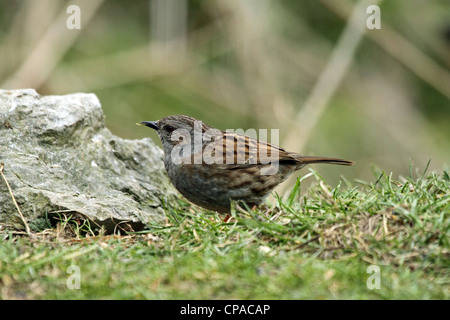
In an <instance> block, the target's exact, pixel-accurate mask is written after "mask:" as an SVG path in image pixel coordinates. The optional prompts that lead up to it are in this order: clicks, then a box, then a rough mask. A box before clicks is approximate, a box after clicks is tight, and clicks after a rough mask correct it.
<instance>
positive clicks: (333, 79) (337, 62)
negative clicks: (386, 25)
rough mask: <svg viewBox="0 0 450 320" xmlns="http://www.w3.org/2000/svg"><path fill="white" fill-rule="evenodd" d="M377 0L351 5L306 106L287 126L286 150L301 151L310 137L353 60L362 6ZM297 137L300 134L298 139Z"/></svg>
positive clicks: (361, 29)
mask: <svg viewBox="0 0 450 320" xmlns="http://www.w3.org/2000/svg"><path fill="white" fill-rule="evenodd" d="M378 2H379V0H377V1H374V0H371V1H368V0H360V1H359V2H358V4H356V5H355V6H354V7H353V11H352V13H351V15H350V16H349V18H348V20H347V24H346V26H345V29H344V30H343V32H342V34H341V36H340V37H339V40H338V42H337V44H336V47H335V48H334V50H333V52H332V53H331V57H330V59H329V60H328V63H327V65H326V66H325V69H324V70H323V71H322V73H321V74H320V77H319V79H318V81H317V83H316V85H315V86H314V88H313V90H312V92H311V94H310V95H309V97H308V99H307V100H306V102H305V105H304V106H303V108H302V109H301V110H300V112H299V113H298V114H297V116H296V117H295V119H294V121H292V123H291V125H290V126H289V127H290V128H291V129H290V131H289V134H288V135H287V138H286V141H285V142H284V143H283V145H284V146H286V148H287V149H289V150H295V151H296V152H301V151H302V150H303V148H304V146H305V145H306V143H307V142H308V140H309V136H310V134H311V133H312V131H313V129H314V127H315V126H316V124H317V122H318V121H319V118H320V116H321V115H322V114H323V112H324V111H325V109H326V107H327V105H328V102H329V100H330V99H331V97H332V96H333V94H334V93H335V91H336V89H337V88H338V86H339V84H340V83H341V81H342V79H343V77H344V75H345V74H346V72H347V70H348V67H349V66H350V63H351V61H352V59H353V55H354V53H355V51H356V49H357V47H358V45H359V43H360V42H361V39H362V37H363V35H364V31H365V30H366V23H365V18H366V15H365V12H366V10H365V8H367V6H368V4H369V3H370V4H376V3H378ZM299 137H301V138H300V139H299Z"/></svg>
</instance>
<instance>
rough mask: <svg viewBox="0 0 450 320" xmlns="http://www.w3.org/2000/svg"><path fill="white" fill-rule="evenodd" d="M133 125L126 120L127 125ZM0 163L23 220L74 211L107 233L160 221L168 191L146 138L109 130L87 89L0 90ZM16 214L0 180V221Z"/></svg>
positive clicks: (10, 221) (11, 220)
mask: <svg viewBox="0 0 450 320" xmlns="http://www.w3.org/2000/svg"><path fill="white" fill-rule="evenodd" d="M130 125H134V124H130ZM0 162H2V163H4V170H3V173H4V175H5V177H6V179H7V180H8V182H9V184H10V185H11V188H12V191H13V195H14V197H15V199H16V200H17V202H18V204H19V206H20V209H21V211H22V212H23V215H24V216H25V218H26V220H27V221H33V220H35V219H38V218H39V217H42V216H44V215H45V214H46V213H47V215H48V214H58V213H61V212H64V213H66V214H67V213H73V214H77V215H81V216H83V217H86V218H88V219H89V220H91V221H94V222H95V223H97V224H100V225H102V226H104V227H105V228H106V229H107V230H109V231H113V230H114V228H115V227H116V226H117V224H122V225H123V224H124V223H127V224H129V226H131V227H132V228H133V229H134V230H136V229H141V228H143V227H144V226H145V225H146V224H147V223H149V222H152V221H156V222H162V221H163V220H164V210H163V209H162V206H163V202H165V201H166V200H167V197H169V198H170V197H171V196H172V195H174V189H173V188H172V186H171V185H170V183H169V181H168V179H167V176H166V174H165V171H164V167H163V162H162V151H161V149H159V148H158V147H157V146H156V145H155V144H154V143H153V142H152V141H151V140H150V139H149V138H145V139H141V140H126V139H121V138H119V137H117V136H114V135H113V134H112V133H111V132H110V131H109V130H108V129H107V128H106V127H105V123H104V115H103V112H102V109H101V105H100V102H99V100H98V99H97V97H96V96H95V95H94V94H84V93H76V94H69V95H64V96H40V95H39V94H38V93H36V91H35V90H33V89H23V90H0ZM2 224H3V225H14V226H20V225H21V220H20V217H19V214H18V212H17V209H16V207H15V205H14V203H13V201H12V197H11V195H10V193H9V191H8V189H7V186H6V184H5V181H4V180H3V178H0V225H2Z"/></svg>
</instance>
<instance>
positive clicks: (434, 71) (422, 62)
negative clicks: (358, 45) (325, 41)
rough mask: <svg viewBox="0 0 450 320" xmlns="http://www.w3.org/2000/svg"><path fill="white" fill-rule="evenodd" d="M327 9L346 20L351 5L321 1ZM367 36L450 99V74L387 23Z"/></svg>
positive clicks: (337, 0)
mask: <svg viewBox="0 0 450 320" xmlns="http://www.w3.org/2000/svg"><path fill="white" fill-rule="evenodd" d="M321 1H322V2H323V3H324V4H326V7H327V8H329V9H330V10H331V11H333V12H334V13H336V14H337V15H338V16H339V17H340V18H343V19H345V17H346V12H348V10H349V8H350V6H351V3H350V2H349V1H348V0H333V1H330V0H321ZM367 36H368V37H369V38H370V39H372V40H373V41H375V42H376V43H377V44H378V45H379V46H380V48H381V49H383V50H385V51H386V52H387V53H389V54H390V55H391V56H392V57H394V58H395V59H396V60H397V61H398V62H400V63H401V64H403V65H404V66H405V67H407V68H408V69H409V70H411V71H412V72H414V73H415V74H416V75H417V76H418V77H419V78H421V79H422V80H423V81H425V82H427V83H428V84H429V85H431V86H432V87H433V88H435V89H436V90H437V91H439V92H440V93H442V94H443V95H444V96H446V97H447V98H448V99H450V85H449V84H450V73H449V72H448V71H447V70H446V69H444V68H443V67H441V66H440V65H439V64H437V63H436V62H435V61H433V59H431V58H429V57H428V56H427V55H426V54H425V53H423V52H422V51H420V49H418V48H417V47H416V46H415V45H413V44H412V43H411V42H410V41H408V40H407V39H405V38H404V37H403V36H401V35H400V34H399V33H397V32H396V31H394V30H393V29H392V28H390V27H389V26H388V25H387V24H386V23H383V24H382V27H381V30H375V31H373V32H368V33H367Z"/></svg>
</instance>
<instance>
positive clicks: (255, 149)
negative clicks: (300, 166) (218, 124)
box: [203, 132, 297, 169]
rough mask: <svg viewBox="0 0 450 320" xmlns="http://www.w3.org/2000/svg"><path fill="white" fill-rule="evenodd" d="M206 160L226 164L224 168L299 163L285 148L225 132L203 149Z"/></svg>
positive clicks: (210, 162) (209, 162)
mask: <svg viewBox="0 0 450 320" xmlns="http://www.w3.org/2000/svg"><path fill="white" fill-rule="evenodd" d="M203 159H204V162H206V163H208V164H212V163H214V164H218V165H224V167H223V168H224V169H236V168H242V167H247V166H251V165H268V164H271V163H276V162H280V163H292V164H295V163H297V160H296V158H294V157H293V156H291V154H290V153H288V152H286V150H284V149H283V148H281V147H279V146H276V145H273V144H270V143H268V142H264V141H258V140H255V139H252V138H250V137H248V136H244V135H241V134H236V133H230V132H224V133H223V135H221V136H216V137H215V140H214V141H212V142H210V143H207V144H206V146H205V147H204V149H203Z"/></svg>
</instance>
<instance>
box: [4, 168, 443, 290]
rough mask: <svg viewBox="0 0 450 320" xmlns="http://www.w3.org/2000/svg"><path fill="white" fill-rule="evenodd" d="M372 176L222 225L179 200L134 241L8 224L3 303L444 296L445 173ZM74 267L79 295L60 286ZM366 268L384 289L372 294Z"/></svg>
mask: <svg viewBox="0 0 450 320" xmlns="http://www.w3.org/2000/svg"><path fill="white" fill-rule="evenodd" d="M374 175H375V176H376V178H375V180H374V182H372V183H368V182H363V181H355V182H352V183H351V182H348V181H345V180H344V181H343V182H342V183H340V184H339V185H337V186H336V187H335V188H330V187H329V186H328V185H327V184H326V182H325V181H323V179H322V178H321V177H320V175H319V174H318V173H317V172H315V171H312V170H311V172H310V173H309V174H307V175H305V176H304V177H303V178H302V179H299V180H298V181H297V184H296V186H295V187H294V188H293V190H292V192H291V193H290V194H289V195H287V196H286V197H285V198H284V199H281V198H279V197H278V198H277V203H276V204H275V205H274V206H272V207H271V208H261V209H258V210H254V211H249V210H242V209H241V208H239V207H238V206H237V207H236V209H235V210H234V212H233V218H232V219H231V220H230V221H229V222H227V223H224V222H223V221H222V218H223V217H221V216H219V215H218V214H216V213H213V212H207V211H203V210H201V209H199V208H198V207H194V206H190V205H189V204H187V203H185V202H183V200H180V201H179V203H177V204H176V205H171V206H168V207H167V210H166V211H167V222H166V223H165V224H164V225H158V224H152V225H149V226H148V229H146V230H145V231H143V232H139V233H132V234H126V235H104V234H102V233H101V232H100V231H99V230H95V229H93V228H91V227H90V226H89V224H87V223H86V222H84V224H83V223H81V224H80V223H79V222H77V221H76V220H74V219H71V218H70V217H64V215H61V218H60V222H59V223H58V224H57V225H56V226H54V227H53V228H48V229H44V230H43V229H42V228H43V226H48V225H49V222H48V221H47V222H45V221H44V222H45V223H43V222H42V221H41V222H40V223H39V224H36V225H33V228H34V233H33V235H31V236H26V235H23V234H20V232H18V231H17V230H12V229H8V228H3V229H1V230H2V231H1V232H0V237H1V238H0V242H1V243H0V297H1V298H2V299H94V298H95V299H448V298H449V268H448V267H449V261H450V260H449V257H450V255H449V239H448V233H449V213H450V177H449V173H448V172H446V171H444V172H443V174H436V173H431V174H425V173H424V174H423V175H422V174H421V175H419V176H418V177H413V173H412V172H411V175H410V177H407V178H400V179H398V181H395V180H394V179H393V178H392V175H387V174H385V173H384V172H381V171H378V170H376V169H374ZM305 179H309V180H314V183H313V186H312V187H310V188H308V190H302V183H303V182H304V181H305ZM301 190H302V192H303V194H301V192H300V191H301ZM38 227H40V228H41V229H40V230H38V229H36V228H38ZM71 265H75V266H77V267H79V270H80V281H81V282H80V289H68V287H67V281H68V279H69V277H70V276H71V275H72V274H70V273H68V272H67V269H68V267H69V266H71ZM371 265H377V266H378V267H379V270H380V272H379V280H380V282H379V284H380V289H369V288H368V286H367V282H368V279H369V277H371V276H372V273H368V269H367V268H368V267H369V266H371ZM369 282H370V279H369Z"/></svg>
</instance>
